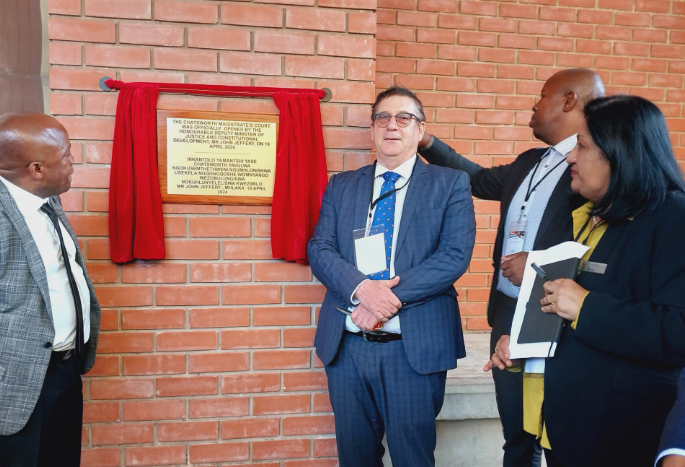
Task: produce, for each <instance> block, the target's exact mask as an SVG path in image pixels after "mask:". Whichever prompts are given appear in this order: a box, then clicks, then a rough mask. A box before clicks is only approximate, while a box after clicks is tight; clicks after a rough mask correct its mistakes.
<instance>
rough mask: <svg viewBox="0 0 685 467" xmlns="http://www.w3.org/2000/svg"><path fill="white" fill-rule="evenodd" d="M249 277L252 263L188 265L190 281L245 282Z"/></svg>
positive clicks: (250, 276) (250, 277)
mask: <svg viewBox="0 0 685 467" xmlns="http://www.w3.org/2000/svg"><path fill="white" fill-rule="evenodd" d="M191 222H192V219H191ZM251 279H252V265H250V264H249V263H198V264H191V265H190V281H191V282H245V281H250V280H251Z"/></svg>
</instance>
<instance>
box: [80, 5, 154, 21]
mask: <svg viewBox="0 0 685 467" xmlns="http://www.w3.org/2000/svg"><path fill="white" fill-rule="evenodd" d="M151 11H152V2H151V0H114V1H112V0H86V16H101V17H105V18H128V19H150V18H151V17H152V15H151Z"/></svg>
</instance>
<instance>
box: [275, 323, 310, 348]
mask: <svg viewBox="0 0 685 467" xmlns="http://www.w3.org/2000/svg"><path fill="white" fill-rule="evenodd" d="M315 333H316V329H315V328H301V329H298V328H294V329H284V330H283V347H286V348H287V347H313V346H314V334H315Z"/></svg>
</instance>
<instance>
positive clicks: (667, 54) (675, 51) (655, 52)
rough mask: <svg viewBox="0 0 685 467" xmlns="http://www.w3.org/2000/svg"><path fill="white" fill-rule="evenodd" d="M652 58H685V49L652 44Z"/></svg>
mask: <svg viewBox="0 0 685 467" xmlns="http://www.w3.org/2000/svg"><path fill="white" fill-rule="evenodd" d="M652 57H655V58H685V47H683V46H679V45H662V44H652Z"/></svg>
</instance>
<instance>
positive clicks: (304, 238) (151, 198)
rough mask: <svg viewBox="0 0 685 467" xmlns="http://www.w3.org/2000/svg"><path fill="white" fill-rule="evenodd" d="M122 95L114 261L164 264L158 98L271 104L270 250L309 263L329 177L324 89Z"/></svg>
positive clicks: (150, 89)
mask: <svg viewBox="0 0 685 467" xmlns="http://www.w3.org/2000/svg"><path fill="white" fill-rule="evenodd" d="M105 84H107V86H109V87H111V88H115V89H119V90H120V91H119V100H118V102H117V112H116V121H115V128H114V144H113V148H112V169H111V175H110V191H109V229H110V250H111V257H112V261H113V262H115V263H125V262H129V261H133V260H134V259H164V258H165V248H164V225H163V217H162V201H161V194H160V189H159V177H158V170H157V109H156V106H157V97H158V95H159V93H160V92H168V93H185V94H194V95H222V96H236V97H273V99H274V101H275V103H276V106H277V107H278V109H279V112H280V115H279V130H278V143H277V148H276V153H277V155H276V177H275V178H276V180H275V186H274V197H273V203H272V209H271V211H272V214H271V232H272V235H271V250H272V256H273V258H276V259H284V260H286V261H297V262H300V263H306V262H307V243H308V242H309V239H310V238H311V236H312V235H313V233H314V227H315V226H316V223H317V221H318V219H319V209H320V207H321V198H322V197H323V193H324V191H325V190H326V184H327V183H328V175H327V168H326V154H325V150H324V143H323V132H322V128H321V110H320V107H319V99H320V98H321V97H323V95H324V91H322V90H318V89H282V88H258V87H254V88H246V87H237V86H216V85H194V84H171V83H122V82H121V81H115V80H107V81H106V83H105Z"/></svg>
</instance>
